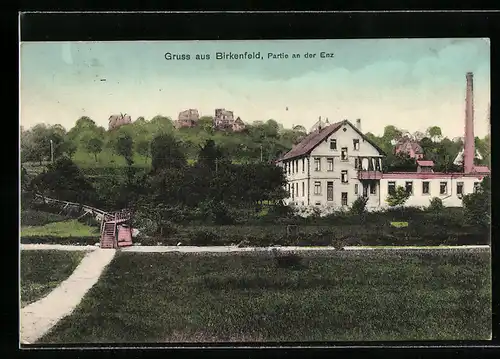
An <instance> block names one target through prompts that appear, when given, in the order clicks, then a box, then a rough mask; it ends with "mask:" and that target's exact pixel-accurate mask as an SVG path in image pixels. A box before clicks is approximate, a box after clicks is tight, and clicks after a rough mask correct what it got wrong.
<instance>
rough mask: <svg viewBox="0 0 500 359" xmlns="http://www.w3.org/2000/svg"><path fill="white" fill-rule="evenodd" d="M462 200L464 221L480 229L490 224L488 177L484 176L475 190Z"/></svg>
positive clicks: (489, 187) (489, 186)
mask: <svg viewBox="0 0 500 359" xmlns="http://www.w3.org/2000/svg"><path fill="white" fill-rule="evenodd" d="M462 201H463V205H464V213H465V221H466V223H468V224H469V225H472V226H476V227H479V228H482V229H486V228H489V226H490V224H491V183H490V178H489V177H486V178H484V179H483V181H482V182H481V186H480V188H478V190H477V192H476V193H471V194H467V195H465V196H464V197H463V200H462Z"/></svg>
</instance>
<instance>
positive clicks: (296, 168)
mask: <svg viewBox="0 0 500 359" xmlns="http://www.w3.org/2000/svg"><path fill="white" fill-rule="evenodd" d="M298 172H299V160H296V161H295V173H298Z"/></svg>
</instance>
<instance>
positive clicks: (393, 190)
mask: <svg viewBox="0 0 500 359" xmlns="http://www.w3.org/2000/svg"><path fill="white" fill-rule="evenodd" d="M387 192H388V193H389V194H391V195H392V194H395V193H396V182H393V181H391V182H389V183H388V184H387Z"/></svg>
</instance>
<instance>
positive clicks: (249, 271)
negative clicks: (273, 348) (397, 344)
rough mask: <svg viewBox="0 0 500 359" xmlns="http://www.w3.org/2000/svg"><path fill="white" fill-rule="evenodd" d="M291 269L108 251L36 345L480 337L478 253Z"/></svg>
mask: <svg viewBox="0 0 500 359" xmlns="http://www.w3.org/2000/svg"><path fill="white" fill-rule="evenodd" d="M299 260H300V263H299V264H297V263H295V264H296V265H295V266H285V265H284V263H285V264H286V261H284V260H283V259H281V260H277V259H276V258H274V257H273V255H272V254H270V253H267V254H263V253H246V254H239V255H236V254H230V255H228V254H198V255H193V254H179V253H125V252H121V253H117V256H116V257H115V259H114V260H113V262H112V263H111V264H110V266H109V267H108V269H107V270H106V272H105V273H104V274H103V276H102V277H101V279H100V280H99V282H98V283H97V284H96V286H94V287H93V288H92V289H91V290H90V292H89V293H88V294H87V296H85V298H84V299H83V301H82V303H81V304H80V305H79V307H78V308H77V309H76V310H75V311H74V312H73V313H72V314H71V315H70V316H69V317H66V318H64V319H63V320H62V321H61V322H59V323H58V324H57V325H56V326H55V327H54V328H53V330H52V331H51V332H49V333H48V334H47V335H46V336H45V337H43V338H42V339H41V342H42V343H71V342H80V343H87V342H92V343H98V342H108V343H109V342H218V341H357V340H370V341H372V340H446V339H448V340H459V339H463V340H467V339H477V340H479V339H489V338H490V337H491V335H490V327H491V289H490V288H491V283H490V282H491V281H490V277H491V276H490V253H489V251H467V252H465V251H455V252H453V251H447V250H443V251H439V252H431V251H419V252H409V251H408V252H399V251H398V252H397V253H394V252H348V251H347V252H346V251H344V252H335V253H327V254H325V253H323V254H321V253H318V252H316V253H310V254H307V253H306V254H301V257H299ZM291 263H292V264H293V261H291ZM289 264H290V262H289Z"/></svg>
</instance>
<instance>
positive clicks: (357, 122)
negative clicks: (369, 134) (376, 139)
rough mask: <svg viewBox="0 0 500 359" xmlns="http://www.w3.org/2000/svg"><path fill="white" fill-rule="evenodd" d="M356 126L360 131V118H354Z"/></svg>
mask: <svg viewBox="0 0 500 359" xmlns="http://www.w3.org/2000/svg"><path fill="white" fill-rule="evenodd" d="M356 128H357V129H358V130H360V131H361V119H360V118H358V119H357V120H356Z"/></svg>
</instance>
